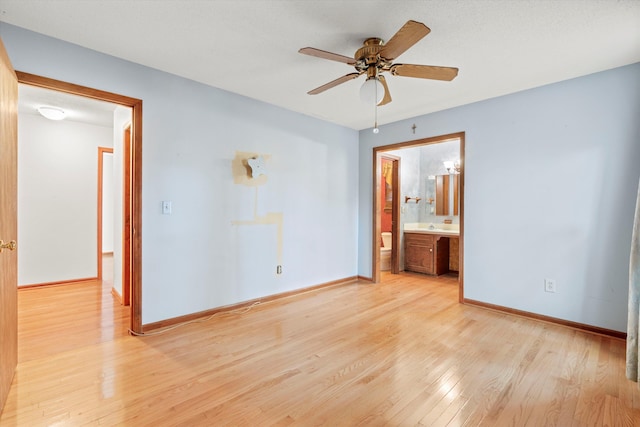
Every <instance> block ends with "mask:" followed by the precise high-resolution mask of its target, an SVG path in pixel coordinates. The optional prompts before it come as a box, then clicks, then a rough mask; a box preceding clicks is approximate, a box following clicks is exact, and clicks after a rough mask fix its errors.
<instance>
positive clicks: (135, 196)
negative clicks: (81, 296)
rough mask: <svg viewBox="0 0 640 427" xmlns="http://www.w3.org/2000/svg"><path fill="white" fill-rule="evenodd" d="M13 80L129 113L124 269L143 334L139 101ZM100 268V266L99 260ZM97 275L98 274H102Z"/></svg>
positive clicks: (136, 327)
mask: <svg viewBox="0 0 640 427" xmlns="http://www.w3.org/2000/svg"><path fill="white" fill-rule="evenodd" d="M16 76H17V77H18V83H20V84H26V85H31V86H36V87H40V88H44V89H50V90H53V91H58V92H63V93H68V94H72V95H78V96H81V97H86V98H91V99H95V100H100V101H106V102H109V103H113V104H118V105H121V106H124V107H128V108H130V109H131V126H130V130H129V132H130V147H129V152H128V154H129V156H130V157H129V159H130V160H129V165H130V173H129V174H128V181H127V179H125V180H124V181H126V182H125V183H123V186H125V187H126V188H127V191H128V193H129V195H130V196H129V197H130V202H129V204H130V206H129V209H130V210H129V212H130V216H129V220H128V222H129V226H128V227H127V229H126V233H127V235H124V234H125V233H123V241H127V242H128V244H129V245H130V250H129V254H130V256H129V258H128V259H127V261H126V262H127V265H126V269H128V271H129V272H130V283H131V285H130V302H131V304H130V329H131V330H132V331H133V332H137V333H142V332H143V331H142V316H141V309H142V280H141V272H142V269H141V265H142V254H141V233H140V231H141V229H142V212H141V211H142V205H141V195H142V101H141V100H139V99H135V98H130V97H126V96H122V95H117V94H114V93H110V92H105V91H101V90H97V89H92V88H88V87H84V86H79V85H75V84H72V83H67V82H62V81H59V80H53V79H49V78H46V77H41V76H37V75H33V74H29V73H24V72H20V71H16ZM123 229H124V227H123ZM99 265H101V260H100V264H99ZM123 268H124V266H123ZM99 274H101V271H100V272H99Z"/></svg>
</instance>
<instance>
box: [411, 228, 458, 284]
mask: <svg viewBox="0 0 640 427" xmlns="http://www.w3.org/2000/svg"><path fill="white" fill-rule="evenodd" d="M404 269H405V270H406V271H415V272H416V273H424V274H431V275H436V276H437V275H440V274H444V273H446V272H448V271H449V239H448V238H447V237H443V236H439V235H437V234H423V233H407V232H406V231H405V233H404Z"/></svg>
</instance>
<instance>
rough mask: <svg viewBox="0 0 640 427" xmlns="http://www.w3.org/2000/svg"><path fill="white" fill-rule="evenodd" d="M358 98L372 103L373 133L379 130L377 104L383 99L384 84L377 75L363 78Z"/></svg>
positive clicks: (369, 103)
mask: <svg viewBox="0 0 640 427" xmlns="http://www.w3.org/2000/svg"><path fill="white" fill-rule="evenodd" d="M360 99H361V100H362V102H364V103H366V104H368V105H371V104H373V105H374V108H375V120H374V124H373V133H378V132H380V129H378V104H380V103H381V102H382V100H383V99H384V86H383V85H382V83H381V82H380V79H378V77H376V76H373V77H369V78H367V80H365V82H364V83H363V84H362V86H361V87H360Z"/></svg>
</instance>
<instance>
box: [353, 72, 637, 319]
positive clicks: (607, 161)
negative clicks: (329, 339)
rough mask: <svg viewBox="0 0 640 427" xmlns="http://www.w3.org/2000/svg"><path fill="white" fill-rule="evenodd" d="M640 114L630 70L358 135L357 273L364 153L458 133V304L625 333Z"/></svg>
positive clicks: (366, 183) (362, 236)
mask: <svg viewBox="0 0 640 427" xmlns="http://www.w3.org/2000/svg"><path fill="white" fill-rule="evenodd" d="M459 78H463V77H462V76H461V77H459ZM394 102H401V100H395V99H394ZM638 117H640V64H634V65H629V66H626V67H621V68H618V69H614V70H609V71H605V72H601V73H597V74H593V75H589V76H585V77H581V78H577V79H573V80H568V81H565V82H560V83H556V84H552V85H548V86H543V87H539V88H536V89H531V90H527V91H524V92H519V93H515V94H511V95H507V96H503V97H499V98H494V99H490V100H487V101H483V102H478V103H474V104H470V105H466V106H462V107H458V108H454V109H450V110H446V111H442V112H438V113H434V114H429V115H425V116H420V117H416V118H414V119H411V120H405V121H400V122H395V123H392V124H388V125H385V126H382V127H380V133H379V134H377V135H375V134H373V133H372V132H371V130H370V129H369V130H363V131H361V132H360V165H361V168H360V182H359V186H360V199H359V204H360V209H359V230H360V233H359V261H358V266H359V273H360V274H361V275H364V276H370V275H371V231H370V230H371V223H372V218H371V194H372V190H371V182H372V178H371V176H372V171H371V167H370V166H368V165H371V162H372V160H371V158H372V148H373V147H374V146H383V145H388V144H392V143H397V142H403V141H410V140H415V139H418V138H426V137H432V136H437V135H445V134H451V133H455V132H461V131H464V132H466V139H465V164H464V169H465V190H464V197H465V200H464V208H465V211H464V233H465V234H464V244H465V246H464V292H465V294H464V296H465V298H469V299H473V300H478V301H483V302H487V303H491V304H497V305H500V306H505V307H512V308H515V309H518V310H524V311H528V312H533V313H539V314H543V315H547V316H552V317H556V318H560V319H565V320H570V321H575V322H580V323H585V324H589V325H594V326H598V327H602V328H607V329H612V330H617V331H625V330H626V320H627V315H626V309H627V306H626V304H627V294H628V289H627V287H628V275H629V252H630V247H631V230H632V222H633V214H634V208H635V195H636V194H637V186H638V178H639V176H640V161H638V159H640V121H639V120H638ZM380 120H384V113H383V112H381V115H380ZM414 123H415V124H416V126H417V128H416V133H415V134H413V133H412V129H411V127H412V125H413V124H414ZM545 278H552V279H555V280H556V281H557V286H558V292H557V293H555V294H552V293H547V292H544V286H543V282H544V279H545Z"/></svg>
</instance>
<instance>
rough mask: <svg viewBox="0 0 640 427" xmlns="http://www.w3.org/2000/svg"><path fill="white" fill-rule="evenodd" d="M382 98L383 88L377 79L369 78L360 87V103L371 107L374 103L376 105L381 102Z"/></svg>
mask: <svg viewBox="0 0 640 427" xmlns="http://www.w3.org/2000/svg"><path fill="white" fill-rule="evenodd" d="M382 98H384V86H382V83H380V80H378V78H377V77H369V78H368V79H367V80H365V82H364V83H363V84H362V86H361V87H360V99H361V100H362V102H364V103H366V104H368V105H371V104H373V103H374V102H375V103H376V105H378V104H380V102H382Z"/></svg>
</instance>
